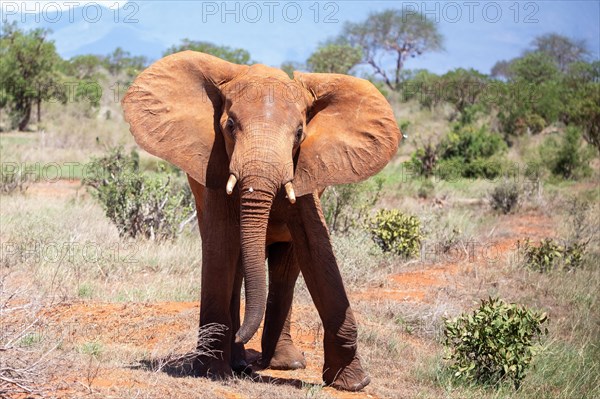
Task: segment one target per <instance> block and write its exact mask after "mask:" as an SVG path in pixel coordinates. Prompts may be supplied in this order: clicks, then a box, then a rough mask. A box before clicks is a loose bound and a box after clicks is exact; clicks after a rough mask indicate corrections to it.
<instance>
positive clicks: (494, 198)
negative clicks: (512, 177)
mask: <svg viewBox="0 0 600 399" xmlns="http://www.w3.org/2000/svg"><path fill="white" fill-rule="evenodd" d="M518 204H519V185H518V184H517V183H515V182H514V181H503V182H502V183H500V184H498V185H497V186H496V187H494V189H493V190H492V191H491V192H490V205H491V206H492V208H493V209H494V210H497V211H501V212H502V213H504V214H508V213H510V212H511V211H512V210H514V209H515V208H516V207H517V205H518Z"/></svg>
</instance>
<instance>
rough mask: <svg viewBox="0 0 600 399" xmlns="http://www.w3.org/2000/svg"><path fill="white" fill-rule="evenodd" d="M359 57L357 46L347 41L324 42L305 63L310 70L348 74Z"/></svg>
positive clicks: (360, 54) (358, 61)
mask: <svg viewBox="0 0 600 399" xmlns="http://www.w3.org/2000/svg"><path fill="white" fill-rule="evenodd" d="M361 59H362V51H361V49H360V48H359V47H352V46H351V45H349V44H347V43H325V44H322V45H320V46H319V47H318V48H317V50H316V51H315V52H314V53H312V55H311V56H310V57H309V58H308V60H307V61H306V63H307V64H308V69H309V70H310V71H311V72H320V73H341V74H348V73H349V72H350V70H351V69H352V68H353V67H354V66H356V65H357V64H359V63H360V61H361Z"/></svg>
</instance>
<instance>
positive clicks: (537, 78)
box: [498, 52, 564, 135]
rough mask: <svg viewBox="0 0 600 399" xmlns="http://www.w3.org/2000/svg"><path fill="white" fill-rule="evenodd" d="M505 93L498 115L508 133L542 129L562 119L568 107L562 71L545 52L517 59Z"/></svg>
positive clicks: (500, 98) (502, 96)
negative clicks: (565, 104) (564, 109)
mask: <svg viewBox="0 0 600 399" xmlns="http://www.w3.org/2000/svg"><path fill="white" fill-rule="evenodd" d="M509 69H510V74H509V80H508V82H507V84H506V85H505V86H504V88H503V93H502V94H501V95H500V96H499V97H498V100H499V101H498V106H499V113H498V119H499V120H500V123H501V124H502V128H503V130H504V131H505V132H506V133H508V134H516V135H520V134H524V133H539V132H540V131H541V130H542V129H543V128H544V127H546V126H548V125H549V124H551V123H554V122H556V121H558V120H559V117H560V113H561V110H562V109H563V107H564V101H563V95H562V93H563V87H562V85H561V82H560V77H561V74H560V71H559V69H558V68H557V67H556V65H555V64H554V62H553V61H552V60H551V59H550V57H549V56H548V55H546V54H544V53H539V52H536V53H529V54H527V55H525V56H523V57H522V58H519V59H516V60H514V61H513V62H512V63H511V65H510V68H509Z"/></svg>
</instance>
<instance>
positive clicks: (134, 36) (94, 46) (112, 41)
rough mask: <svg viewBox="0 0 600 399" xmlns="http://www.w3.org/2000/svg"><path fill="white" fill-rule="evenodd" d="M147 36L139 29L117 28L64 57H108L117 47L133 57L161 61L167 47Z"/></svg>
mask: <svg viewBox="0 0 600 399" xmlns="http://www.w3.org/2000/svg"><path fill="white" fill-rule="evenodd" d="M145 36H146V35H145V34H144V32H142V31H140V30H138V29H133V28H130V27H128V26H115V27H113V28H112V29H110V30H109V31H108V33H106V34H104V35H103V36H101V37H99V38H98V39H97V40H95V41H93V42H91V43H86V44H84V45H82V46H80V47H78V48H77V49H74V50H70V51H67V52H65V53H64V54H62V55H63V56H64V57H66V58H70V57H72V56H74V55H79V54H99V55H106V54H110V53H112V52H113V51H114V50H115V49H116V48H117V47H121V48H122V49H124V50H126V51H129V52H130V53H131V54H132V55H144V56H146V57H148V59H149V60H150V61H152V60H157V59H159V58H160V57H161V56H162V53H163V52H164V51H165V50H166V47H164V45H163V44H162V43H158V42H156V41H155V40H152V38H150V37H145Z"/></svg>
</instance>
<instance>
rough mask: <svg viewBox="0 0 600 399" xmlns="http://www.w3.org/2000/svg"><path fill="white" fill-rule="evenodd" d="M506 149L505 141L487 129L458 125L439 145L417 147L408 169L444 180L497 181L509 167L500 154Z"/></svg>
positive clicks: (408, 163)
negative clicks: (471, 179)
mask: <svg viewBox="0 0 600 399" xmlns="http://www.w3.org/2000/svg"><path fill="white" fill-rule="evenodd" d="M506 149H507V146H506V143H505V142H504V140H503V138H502V137H501V136H500V135H498V134H495V133H490V132H489V131H488V129H487V128H486V127H485V126H482V127H475V126H474V125H472V124H467V125H463V124H461V123H455V124H454V126H453V128H452V131H451V132H450V133H448V134H447V135H446V136H445V137H444V138H443V139H442V140H441V141H440V142H439V143H438V144H437V145H435V146H434V145H432V144H431V143H428V144H426V145H424V146H422V147H419V148H417V150H416V151H415V152H414V153H413V154H412V156H411V159H410V160H409V161H407V163H406V166H407V167H408V168H409V170H410V171H411V172H412V173H414V174H417V175H423V176H431V175H435V176H436V177H438V178H440V179H442V180H453V179H456V178H486V179H495V178H497V177H498V176H500V175H502V172H503V169H504V167H505V164H506V162H505V161H504V160H503V159H502V158H500V155H501V154H502V153H504V152H505V151H506Z"/></svg>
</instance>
